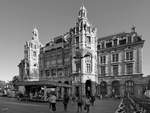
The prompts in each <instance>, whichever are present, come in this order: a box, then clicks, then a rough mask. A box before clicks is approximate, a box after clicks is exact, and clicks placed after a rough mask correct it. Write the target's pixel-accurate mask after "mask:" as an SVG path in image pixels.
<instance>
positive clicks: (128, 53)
mask: <svg viewBox="0 0 150 113" xmlns="http://www.w3.org/2000/svg"><path fill="white" fill-rule="evenodd" d="M126 60H133V51H127V52H126Z"/></svg>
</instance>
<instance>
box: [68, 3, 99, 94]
mask: <svg viewBox="0 0 150 113" xmlns="http://www.w3.org/2000/svg"><path fill="white" fill-rule="evenodd" d="M71 32H72V34H73V38H72V54H73V62H72V71H73V73H74V74H75V79H74V81H75V82H76V81H79V83H83V84H82V93H83V94H85V95H86V94H95V91H94V89H95V88H94V85H95V82H96V83H97V80H98V79H97V63H96V62H97V37H96V32H97V31H96V28H94V27H92V25H91V24H90V23H89V21H88V18H87V10H86V8H85V7H84V5H82V6H81V8H80V10H79V13H78V18H77V21H76V25H75V27H74V28H73V29H71Z"/></svg>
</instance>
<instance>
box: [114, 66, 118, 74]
mask: <svg viewBox="0 0 150 113" xmlns="http://www.w3.org/2000/svg"><path fill="white" fill-rule="evenodd" d="M113 75H114V76H118V65H113Z"/></svg>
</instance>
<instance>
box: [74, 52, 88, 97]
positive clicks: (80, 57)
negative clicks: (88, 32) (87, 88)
mask: <svg viewBox="0 0 150 113" xmlns="http://www.w3.org/2000/svg"><path fill="white" fill-rule="evenodd" d="M89 56H90V55H88V54H86V55H84V56H81V55H80V56H74V57H73V58H74V59H78V60H79V65H80V66H79V70H78V73H79V77H80V81H79V82H80V96H81V97H82V75H81V59H83V58H86V57H89Z"/></svg>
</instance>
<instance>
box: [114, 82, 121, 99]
mask: <svg viewBox="0 0 150 113" xmlns="http://www.w3.org/2000/svg"><path fill="white" fill-rule="evenodd" d="M118 95H120V82H119V81H118V80H115V81H113V82H112V96H113V97H115V96H118Z"/></svg>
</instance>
